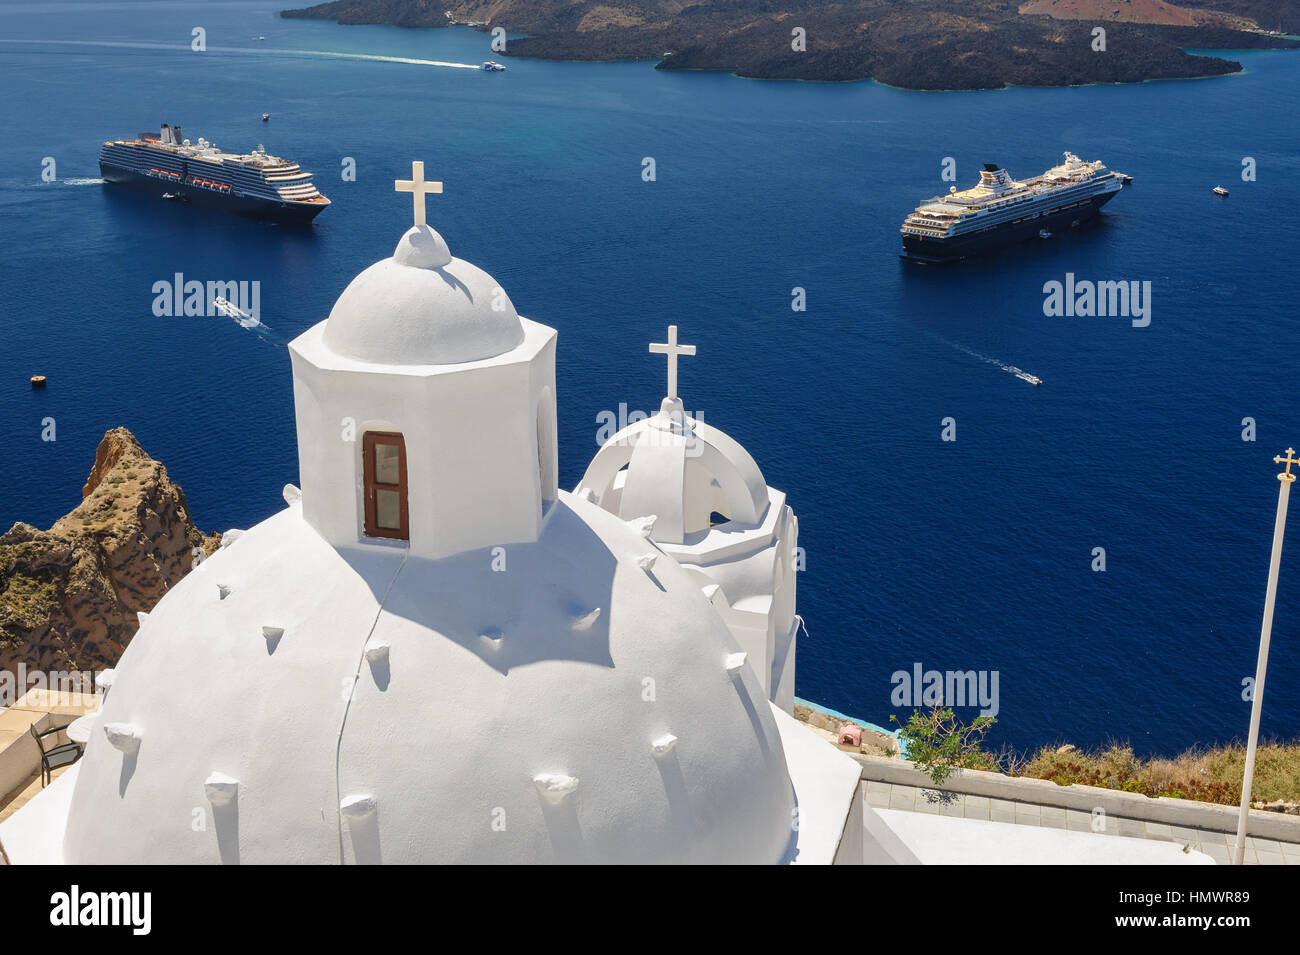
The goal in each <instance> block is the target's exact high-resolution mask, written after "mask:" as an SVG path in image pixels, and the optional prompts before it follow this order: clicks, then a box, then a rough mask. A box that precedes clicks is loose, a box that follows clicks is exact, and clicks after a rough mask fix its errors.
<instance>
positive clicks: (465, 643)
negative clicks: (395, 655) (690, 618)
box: [376, 501, 662, 674]
mask: <svg viewBox="0 0 1300 955" xmlns="http://www.w3.org/2000/svg"><path fill="white" fill-rule="evenodd" d="M617 567H618V561H617V559H616V558H615V557H614V555H613V553H611V552H610V550H609V548H608V546H606V544H605V542H604V541H603V540H602V539H601V538H600V536H599V535H598V534H596V533H595V531H593V530H592V529H591V527H589V526H588V525H587V524H586V522H585V521H583V520H582V519H581V518H579V517H578V516H577V515H576V514H575V513H574V512H573V511H572V510H571V509H570V508H569V506H568V504H566V503H565V502H564V501H557V502H556V503H555V505H554V509H553V511H552V512H551V514H550V515H549V516H548V518H547V521H546V524H545V527H544V530H543V532H542V536H541V539H540V540H538V541H537V542H535V543H527V544H509V545H504V547H503V549H502V550H501V551H497V549H496V548H483V549H481V550H475V551H470V552H467V553H464V554H458V555H456V556H454V557H446V558H442V559H440V560H426V559H422V558H408V559H407V561H406V562H405V564H403V566H402V569H401V571H400V572H399V573H398V575H397V577H396V578H395V579H394V580H393V582H392V586H391V588H389V589H388V591H387V594H381V593H377V594H376V597H377V599H381V600H382V601H383V611H382V613H381V619H380V622H379V623H377V624H376V630H377V631H378V630H380V629H381V628H382V629H384V630H385V632H386V633H387V630H388V628H386V627H384V626H383V622H382V618H383V616H393V617H398V618H402V619H404V620H407V621H410V622H412V623H414V624H416V625H418V626H421V627H427V628H428V629H429V630H433V631H435V632H436V633H437V634H439V635H441V636H442V637H444V638H446V639H448V640H450V641H452V642H453V643H456V644H458V645H460V646H461V647H463V648H465V649H466V650H468V651H469V652H470V653H473V654H474V655H475V656H477V657H478V658H479V659H480V660H482V661H483V662H484V663H485V664H487V665H488V666H490V667H492V668H493V669H494V670H496V671H497V672H499V673H502V674H505V673H508V672H509V671H510V669H511V668H513V667H519V666H525V665H527V664H529V663H538V662H541V661H543V660H572V661H577V662H581V663H590V664H592V665H594V666H600V667H609V668H612V667H613V666H614V661H613V658H612V657H611V655H610V646H609V620H610V613H611V603H612V600H613V585H614V575H615V571H616V570H617ZM656 584H658V582H657V581H656ZM658 586H660V587H661V588H662V585H661V584H658Z"/></svg>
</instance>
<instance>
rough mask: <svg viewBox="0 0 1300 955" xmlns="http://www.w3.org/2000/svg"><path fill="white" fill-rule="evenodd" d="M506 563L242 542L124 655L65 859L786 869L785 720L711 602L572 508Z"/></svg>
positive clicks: (667, 566)
mask: <svg viewBox="0 0 1300 955" xmlns="http://www.w3.org/2000/svg"><path fill="white" fill-rule="evenodd" d="M502 550H503V554H502V560H503V561H504V562H503V563H502V564H501V566H499V567H498V566H494V558H493V555H492V553H491V551H490V550H489V549H485V550H481V551H474V552H470V553H466V554H462V555H459V556H456V557H450V558H445V559H442V560H436V561H431V560H424V559H418V558H415V557H412V556H410V555H408V554H407V552H406V551H405V550H404V549H402V548H384V547H371V548H358V549H355V550H346V549H345V550H342V551H340V550H336V549H335V548H334V547H331V546H330V545H329V544H327V543H326V542H325V541H324V540H323V539H322V538H321V537H320V536H319V535H318V534H317V533H316V532H315V531H314V530H313V529H312V527H311V526H310V525H309V524H308V523H307V522H306V521H305V520H304V519H303V516H302V509H301V504H300V503H295V504H293V505H291V506H290V507H289V508H288V509H287V510H285V511H283V512H281V513H280V514H278V515H276V516H274V517H272V518H270V519H269V520H267V521H265V522H263V523H262V524H260V525H258V526H256V527H254V528H252V529H251V530H249V531H247V532H246V533H244V534H242V535H240V536H239V537H238V539H237V540H236V541H235V542H234V543H233V544H231V545H230V546H228V547H225V548H223V549H222V550H221V551H219V552H218V553H217V554H215V555H214V556H213V557H211V558H209V559H208V560H207V561H204V562H203V563H202V564H201V565H200V566H199V567H197V568H196V569H195V570H194V571H192V572H191V573H190V574H189V575H188V576H187V577H186V578H185V579H184V580H182V581H181V582H180V583H179V584H178V585H177V586H176V587H174V588H173V589H172V590H171V592H170V593H168V594H167V596H166V597H164V598H163V600H162V601H161V602H160V603H159V604H158V605H157V607H156V608H155V609H154V610H153V612H152V613H150V615H149V617H148V619H147V621H145V623H144V625H143V626H142V628H141V630H140V631H139V633H138V634H137V635H136V637H135V638H134V639H133V640H132V642H131V644H130V646H129V647H128V648H127V651H126V654H125V655H124V656H123V658H122V661H121V663H120V664H119V666H118V669H117V680H116V682H115V684H114V687H113V690H112V692H111V693H110V694H109V695H108V697H107V698H106V700H105V702H104V705H103V709H102V713H101V716H100V718H99V725H98V727H97V729H96V732H97V734H98V736H99V738H98V739H94V740H92V743H91V745H90V746H89V747H88V748H87V750H86V754H85V756H84V757H83V759H82V761H81V764H80V774H79V777H78V778H77V780H76V788H75V790H74V793H73V795H72V803H71V806H70V811H69V814H68V820H67V827H66V830H65V837H64V842H63V849H64V853H63V857H64V860H65V861H67V862H69V863H90V864H95V863H115V864H118V863H145V862H149V863H192V862H218V861H224V862H242V863H271V862H290V863H293V862H302V863H322V862H339V861H345V862H353V861H356V862H377V861H383V862H391V863H428V862H478V863H525V862H527V863H531V862H550V861H587V862H603V863H624V862H639V863H677V862H732V863H775V862H780V861H785V860H788V859H789V858H790V854H791V852H792V847H793V845H794V841H795V839H796V838H797V834H796V832H795V831H794V827H792V819H793V816H792V813H793V811H794V806H795V803H794V796H793V791H792V784H791V778H790V775H789V771H788V769H787V766H786V760H785V755H784V751H783V748H782V743H781V737H780V735H779V734H778V728H777V722H776V718H775V716H774V715H773V712H772V710H771V708H770V707H769V705H768V703H767V701H766V699H765V697H764V693H763V689H762V687H761V686H760V685H759V683H758V681H757V679H756V677H755V676H754V673H753V671H752V670H751V668H750V667H748V666H740V667H736V666H735V665H734V664H733V663H732V662H731V661H733V660H734V659H735V657H736V656H737V655H738V654H736V651H737V649H738V648H737V646H736V643H735V641H734V640H733V638H732V637H731V635H730V633H729V631H728V629H727V627H726V625H725V624H724V623H723V622H722V620H721V619H720V618H719V617H718V616H717V614H716V613H714V612H713V610H712V608H711V606H710V605H709V602H708V600H707V599H706V597H705V596H704V595H703V593H701V590H700V587H699V584H698V583H697V582H696V581H694V580H693V579H692V578H691V577H690V576H689V574H688V573H687V572H686V571H685V570H684V569H682V568H681V567H680V566H678V565H677V564H676V563H675V562H674V561H673V560H672V559H671V558H669V557H667V556H665V555H663V554H661V553H659V552H658V551H657V550H656V549H655V548H654V546H653V545H652V544H651V543H650V542H648V541H646V540H644V539H643V538H642V537H641V535H640V534H638V533H637V532H636V531H634V530H633V529H632V528H630V527H629V526H628V525H627V524H626V523H624V522H623V521H621V520H619V519H618V518H617V517H615V516H614V515H612V514H609V513H607V512H605V511H603V510H601V509H600V508H598V507H596V506H594V505H592V504H590V503H587V502H585V501H581V500H578V499H576V498H574V497H573V496H571V495H568V494H565V493H562V494H561V495H560V498H559V500H558V501H557V502H556V503H555V504H554V505H553V508H552V511H551V513H550V514H548V517H547V520H546V522H545V524H544V527H543V530H542V533H541V536H540V538H539V539H538V540H537V541H536V542H533V543H528V544H512V545H510V546H509V547H508V548H504V549H502ZM655 558H657V559H655ZM106 737H107V738H106Z"/></svg>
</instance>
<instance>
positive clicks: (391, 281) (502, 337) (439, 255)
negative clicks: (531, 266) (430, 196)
mask: <svg viewBox="0 0 1300 955" xmlns="http://www.w3.org/2000/svg"><path fill="white" fill-rule="evenodd" d="M523 337H524V329H523V325H522V323H521V322H520V321H519V315H518V314H517V313H516V312H515V307H514V305H513V304H512V303H511V301H510V298H509V296H507V295H506V293H505V290H504V289H502V288H501V286H500V285H498V284H497V282H496V280H495V279H493V278H492V276H490V275H488V274H487V273H486V272H484V271H483V270H482V269H480V268H478V267H477V266H475V265H472V264H470V263H469V262H466V261H464V260H463V259H458V258H455V257H453V256H452V254H451V252H450V250H449V249H448V248H447V243H446V242H445V241H444V240H443V238H442V236H441V235H439V234H438V233H437V232H436V231H434V230H433V229H432V228H430V227H429V226H427V225H417V226H414V227H413V228H411V229H410V230H409V231H408V232H407V233H406V234H405V235H404V236H402V239H401V241H400V242H398V244H397V248H396V250H395V251H394V252H393V255H392V257H391V258H387V259H382V260H381V261H379V262H376V263H375V264H374V265H372V266H370V267H369V268H368V269H366V270H365V271H364V272H362V273H361V274H360V275H358V276H357V277H356V278H355V279H353V280H352V282H351V283H350V284H349V285H348V287H347V288H345V289H344V290H343V294H342V295H340V296H339V298H338V301H337V302H335V303H334V309H333V310H332V311H331V312H330V315H329V320H328V322H327V323H326V325H325V336H324V342H325V346H326V347H327V348H329V349H330V350H331V351H333V352H334V353H335V354H337V355H340V356H342V357H344V358H353V359H356V360H358V361H364V362H370V363H373V364H384V365H450V364H459V363H461V362H468V361H480V360H482V359H485V358H495V357H496V356H498V355H503V354H505V353H506V352H508V351H510V350H511V349H513V348H515V347H516V346H517V345H518V344H519V343H520V342H521V341H523Z"/></svg>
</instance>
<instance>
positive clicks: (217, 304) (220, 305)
mask: <svg viewBox="0 0 1300 955" xmlns="http://www.w3.org/2000/svg"><path fill="white" fill-rule="evenodd" d="M212 307H213V308H215V309H216V310H217V311H218V312H219V313H221V314H222V315H225V316H226V317H227V318H231V319H234V321H235V324H236V325H238V326H239V327H240V328H247V329H249V330H250V331H252V332H254V333H255V334H256V335H257V337H258V338H260V339H262V340H263V341H265V342H269V343H270V344H272V345H283V344H285V343H284V342H282V341H280V340H279V338H278V337H277V336H276V335H275V334H274V333H272V331H271V329H269V328H268V327H267V326H266V323H265V322H263V321H262V320H261V319H259V318H258V317H257V316H256V315H251V314H249V313H248V312H246V311H244V310H243V309H242V308H240V307H239V306H238V305H236V304H235V303H234V302H230V301H227V300H226V299H224V298H214V299H213V300H212Z"/></svg>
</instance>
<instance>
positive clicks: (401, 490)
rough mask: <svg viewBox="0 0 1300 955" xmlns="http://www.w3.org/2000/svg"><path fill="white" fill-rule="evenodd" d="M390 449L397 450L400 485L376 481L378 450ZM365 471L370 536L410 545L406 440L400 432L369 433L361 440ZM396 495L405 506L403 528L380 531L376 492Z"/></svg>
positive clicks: (362, 466) (401, 512)
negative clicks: (380, 447)
mask: <svg viewBox="0 0 1300 955" xmlns="http://www.w3.org/2000/svg"><path fill="white" fill-rule="evenodd" d="M379 445H387V446H392V447H395V448H397V478H398V483H397V484H381V483H380V482H379V481H376V480H375V454H374V451H375V448H376V447H378V446H379ZM361 468H362V473H363V475H364V479H365V489H366V536H367V537H387V538H388V539H390V540H403V541H409V540H410V539H411V521H410V515H409V514H408V512H407V507H406V440H405V439H404V438H403V437H402V436H401V434H399V433H398V432H396V431H367V432H366V433H365V434H364V435H362V437H361ZM376 490H380V491H396V492H397V494H398V497H399V500H400V502H401V506H400V512H399V513H400V516H399V517H398V523H399V524H400V525H401V526H400V527H396V528H390V527H380V526H379V518H378V514H377V508H376V505H375V491H376Z"/></svg>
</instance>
